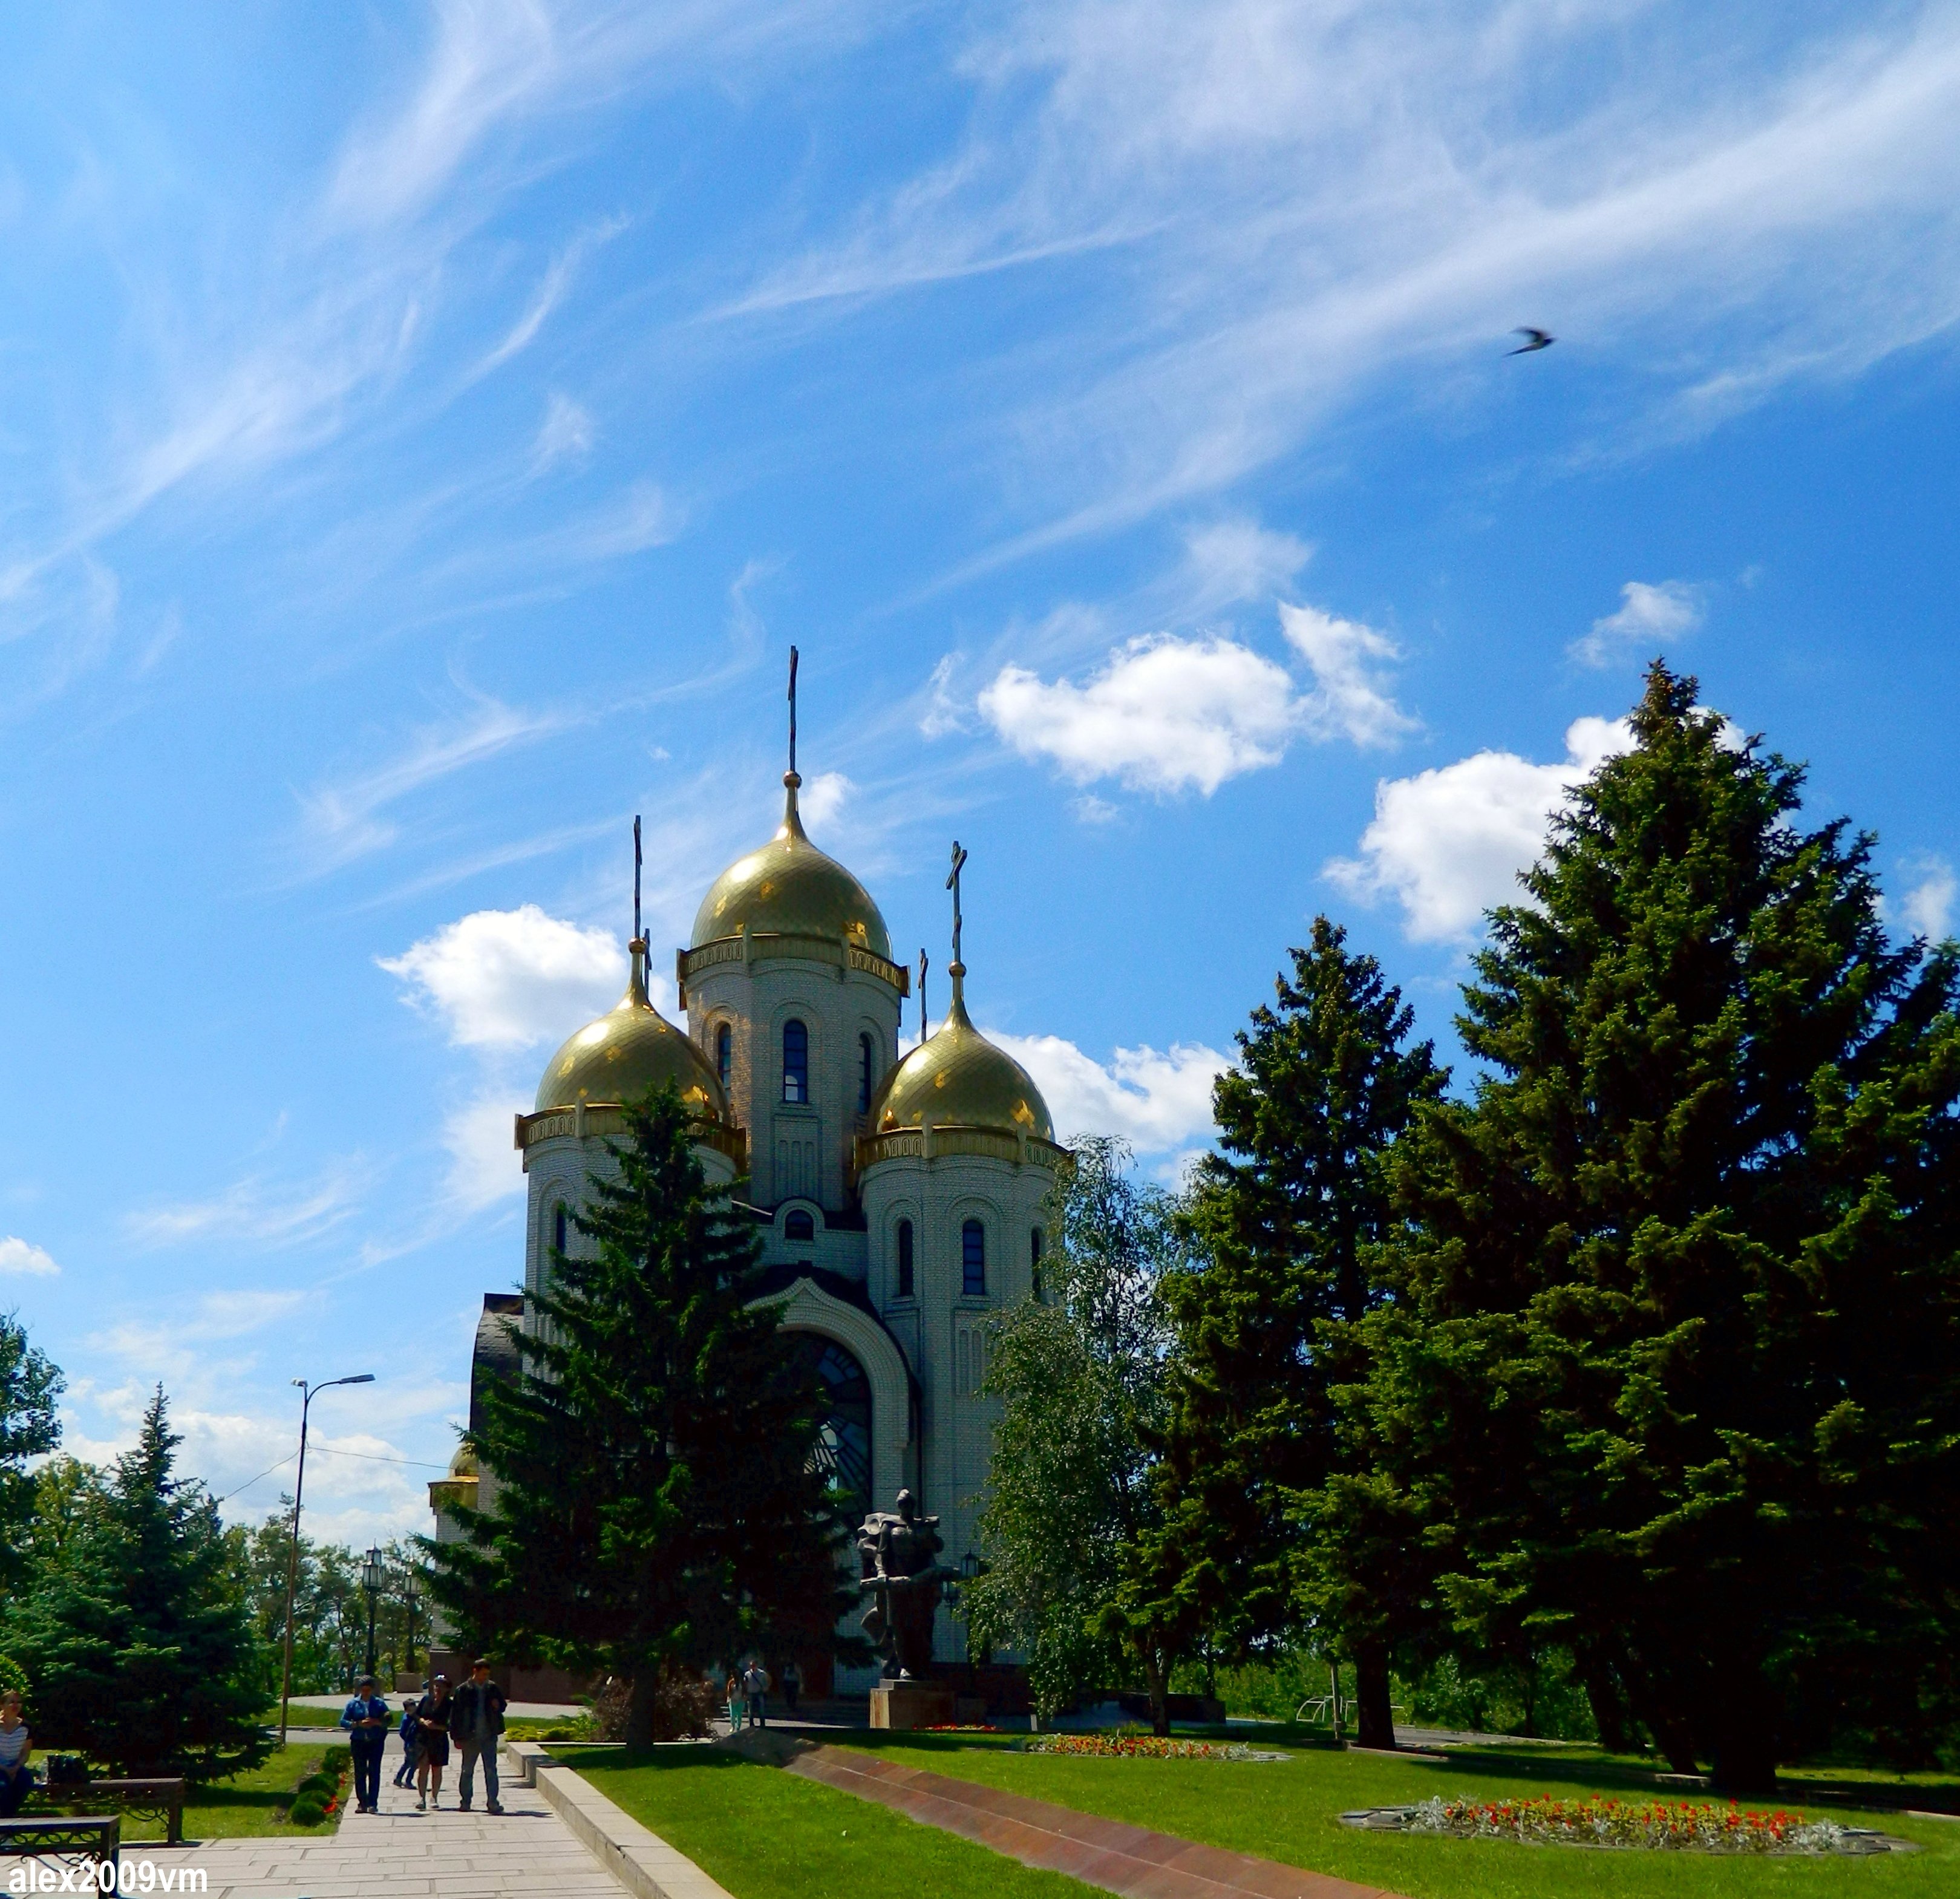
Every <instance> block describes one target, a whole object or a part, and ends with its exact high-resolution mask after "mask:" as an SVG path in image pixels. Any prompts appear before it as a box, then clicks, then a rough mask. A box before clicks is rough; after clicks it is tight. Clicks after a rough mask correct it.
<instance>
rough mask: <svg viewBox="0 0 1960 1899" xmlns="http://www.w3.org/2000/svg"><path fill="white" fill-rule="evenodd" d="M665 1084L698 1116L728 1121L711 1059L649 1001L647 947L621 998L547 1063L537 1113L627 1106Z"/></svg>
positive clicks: (641, 947) (641, 948) (638, 951)
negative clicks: (601, 1105) (589, 1105)
mask: <svg viewBox="0 0 1960 1899" xmlns="http://www.w3.org/2000/svg"><path fill="white" fill-rule="evenodd" d="M669 1081H670V1082H672V1083H673V1084H674V1086H676V1087H677V1088H678V1089H679V1090H680V1098H681V1099H682V1100H683V1102H685V1103H686V1105H688V1106H689V1108H691V1109H693V1111H694V1112H695V1114H697V1115H701V1116H702V1117H703V1118H706V1119H710V1120H714V1121H725V1120H727V1118H728V1104H727V1099H726V1098H725V1097H724V1096H723V1094H722V1092H721V1078H720V1077H718V1075H717V1074H715V1072H714V1069H713V1068H712V1067H711V1066H710V1065H709V1064H708V1058H707V1057H706V1056H705V1055H704V1054H702V1052H701V1051H700V1050H699V1049H698V1048H696V1047H695V1045H694V1044H693V1043H692V1042H690V1041H689V1039H687V1037H686V1035H683V1034H682V1033H681V1032H680V1031H679V1029H676V1027H675V1026H673V1023H670V1021H668V1020H667V1018H666V1016H663V1015H662V1014H661V1013H660V1011H659V1010H657V1009H656V1008H655V1007H654V1005H653V1004H652V1003H651V1002H650V1001H648V999H647V946H646V945H645V943H635V944H634V945H633V973H632V975H631V976H630V977H629V978H628V980H627V983H626V993H625V994H624V995H623V996H622V997H620V998H619V1003H618V1004H617V1005H616V1007H614V1008H613V1010H610V1011H609V1013H606V1014H605V1015H603V1016H600V1018H599V1019H598V1020H597V1022H590V1023H587V1024H586V1026H584V1028H583V1029H580V1030H579V1032H578V1034H577V1035H574V1036H573V1037H572V1038H571V1040H570V1041H568V1042H566V1043H565V1046H564V1047H563V1048H561V1049H559V1051H558V1053H557V1054H555V1055H554V1056H552V1058H551V1064H550V1065H549V1067H547V1068H546V1070H545V1078H544V1080H543V1081H541V1082H539V1083H538V1102H537V1105H538V1112H539V1113H540V1114H542V1113H543V1112H544V1111H545V1110H546V1109H548V1108H572V1107H576V1106H577V1105H578V1103H579V1102H581V1101H584V1102H602V1101H603V1102H619V1101H627V1100H630V1099H632V1098H633V1097H634V1096H638V1095H643V1094H644V1093H646V1091H647V1090H648V1089H649V1088H657V1087H659V1086H660V1084H661V1083H663V1082H669Z"/></svg>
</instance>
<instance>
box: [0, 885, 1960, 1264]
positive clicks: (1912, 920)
mask: <svg viewBox="0 0 1960 1899" xmlns="http://www.w3.org/2000/svg"><path fill="white" fill-rule="evenodd" d="M1904 868H1905V870H1906V872H1907V873H1908V875H1910V876H1915V877H1917V880H1918V881H1917V883H1914V885H1913V886H1912V888H1911V889H1909V890H1908V891H1907V892H1906V893H1905V895H1904V898H1903V899H1901V901H1900V903H1899V906H1898V913H1899V917H1900V919H1901V921H1903V922H1904V924H1905V927H1907V928H1908V930H1911V932H1912V933H1913V934H1914V936H1917V937H1933V938H1934V939H1936V940H1937V939H1939V938H1940V937H1946V936H1947V935H1949V934H1951V932H1952V927H1953V900H1954V899H1955V897H1956V896H1960V879H1956V878H1955V876H1954V874H1953V867H1952V864H1949V863H1948V862H1947V860H1946V859H1945V858H1944V857H1934V856H1933V855H1931V854H1926V855H1923V856H1920V857H1912V858H1909V859H1908V860H1907V862H1906V864H1905V866H1904ZM7 1243H8V1245H12V1244H14V1242H12V1241H11V1240H10V1241H8V1242H7Z"/></svg>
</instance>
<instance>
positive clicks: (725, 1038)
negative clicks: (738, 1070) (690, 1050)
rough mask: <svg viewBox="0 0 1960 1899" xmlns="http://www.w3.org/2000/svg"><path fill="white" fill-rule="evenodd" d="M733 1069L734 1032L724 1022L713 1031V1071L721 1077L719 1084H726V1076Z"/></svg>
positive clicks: (724, 1085)
mask: <svg viewBox="0 0 1960 1899" xmlns="http://www.w3.org/2000/svg"><path fill="white" fill-rule="evenodd" d="M734 1070H735V1034H734V1031H733V1029H730V1027H729V1026H728V1025H727V1023H725V1022H724V1023H723V1024H722V1025H721V1027H720V1028H719V1029H716V1030H715V1032H714V1072H715V1073H716V1074H718V1075H719V1076H720V1077H721V1085H722V1086H723V1087H724V1088H726V1087H727V1086H728V1078H729V1077H730V1075H731V1074H733V1072H734Z"/></svg>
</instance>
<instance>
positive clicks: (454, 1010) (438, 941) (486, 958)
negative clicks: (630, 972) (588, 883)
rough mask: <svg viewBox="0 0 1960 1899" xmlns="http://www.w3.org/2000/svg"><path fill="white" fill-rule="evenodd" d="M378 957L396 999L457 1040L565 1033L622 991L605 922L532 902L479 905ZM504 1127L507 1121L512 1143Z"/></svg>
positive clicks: (510, 1044) (467, 1044)
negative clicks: (398, 990) (581, 919)
mask: <svg viewBox="0 0 1960 1899" xmlns="http://www.w3.org/2000/svg"><path fill="white" fill-rule="evenodd" d="M376 960H377V962H379V963H380V966H381V967H382V968H383V969H385V970H387V972H388V973H389V974H390V975H392V976H396V977H399V978H400V979H401V981H402V982H403V984H405V985H406V988H407V991H408V993H407V994H406V995H405V996H404V997H403V1000H404V1001H405V1002H406V1003H409V1004H410V1005H411V1006H412V1007H416V1008H419V1009H425V1010H428V1011H430V1012H431V1013H433V1014H434V1015H436V1016H438V1017H439V1018H440V1019H441V1021H442V1023H443V1024H444V1027H445V1029H447V1032H448V1035H449V1039H450V1042H452V1043H453V1044H454V1045H456V1046H457V1047H459V1048H483V1049H492V1050H494V1049H517V1048H534V1047H536V1046H537V1045H539V1044H541V1043H543V1042H557V1041H560V1040H562V1039H564V1038H565V1036H566V1035H570V1034H571V1032H572V1031H573V1030H574V1029H576V1028H578V1026H579V1025H580V1024H581V1023H585V1022H589V1021H590V1020H591V1019H592V1018H593V1016H597V1015H600V1014H603V1013H604V1012H605V1011H606V1010H608V1009H609V1008H610V1007H612V1006H613V1004H614V1003H615V1002H616V1001H617V1000H619V994H620V991H621V989H622V987H623V985H624V984H625V979H626V953H625V950H624V949H622V947H621V946H620V943H619V940H618V939H617V938H616V937H614V936H613V934H612V933H611V932H610V931H609V930H597V929H592V928H589V927H586V926H584V925H583V924H576V923H570V922H568V921H565V919H564V918H562V917H554V916H550V915H547V914H546V912H545V911H543V910H542V909H540V908H539V907H538V906H537V905H536V904H534V903H527V904H524V905H521V906H520V908H517V909H515V910H476V911H472V912H471V913H470V914H469V915H467V916H466V917H459V918H457V920H456V921H455V922H453V923H447V924H444V925H443V926H442V927H441V929H440V930H436V931H435V932H434V934H431V935H430V936H427V937H423V938H422V940H420V941H419V942H417V943H412V944H411V945H410V946H409V947H408V948H407V949H405V950H403V953H401V954H400V955H399V956H383V957H378V958H377V959H376ZM509 1136H510V1129H509V1125H508V1122H507V1123H506V1124H505V1127H504V1138H505V1140H506V1142H507V1143H508V1139H509Z"/></svg>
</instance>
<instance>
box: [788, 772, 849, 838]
mask: <svg viewBox="0 0 1960 1899" xmlns="http://www.w3.org/2000/svg"><path fill="white" fill-rule="evenodd" d="M857 788H858V787H856V786H855V785H854V784H852V783H851V781H850V780H849V779H848V778H846V777H845V775H844V774H843V773H842V771H819V772H818V773H817V775H816V777H814V778H812V779H810V781H808V782H807V784H805V785H804V786H803V789H802V790H800V791H799V792H798V793H797V809H798V810H800V811H801V812H802V813H803V822H804V823H806V824H807V825H816V826H819V827H820V826H822V825H826V824H828V823H829V822H830V821H831V820H832V819H833V818H835V816H837V815H838V813H840V812H841V811H842V810H843V809H844V806H845V801H846V800H848V798H849V797H850V796H851V793H852V792H853V791H854V790H857Z"/></svg>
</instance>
